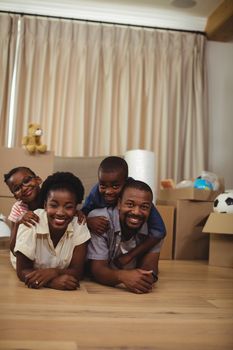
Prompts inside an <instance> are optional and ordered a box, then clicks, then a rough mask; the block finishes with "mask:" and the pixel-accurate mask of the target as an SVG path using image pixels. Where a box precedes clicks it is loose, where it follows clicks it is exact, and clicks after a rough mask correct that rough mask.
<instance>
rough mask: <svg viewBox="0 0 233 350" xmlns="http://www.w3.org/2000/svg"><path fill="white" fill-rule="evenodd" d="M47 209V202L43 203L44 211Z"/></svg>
mask: <svg viewBox="0 0 233 350" xmlns="http://www.w3.org/2000/svg"><path fill="white" fill-rule="evenodd" d="M46 207H47V201H44V209H45V210H46Z"/></svg>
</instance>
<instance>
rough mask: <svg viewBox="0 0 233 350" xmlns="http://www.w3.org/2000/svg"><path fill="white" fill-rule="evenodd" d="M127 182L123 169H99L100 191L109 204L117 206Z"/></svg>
mask: <svg viewBox="0 0 233 350" xmlns="http://www.w3.org/2000/svg"><path fill="white" fill-rule="evenodd" d="M124 184H125V176H124V173H123V171H120V170H119V171H112V172H104V171H102V170H100V171H99V191H100V193H101V194H102V196H103V197H104V200H105V202H106V204H107V205H108V206H115V205H116V204H117V202H118V198H119V194H120V192H121V190H122V187H123V186H124Z"/></svg>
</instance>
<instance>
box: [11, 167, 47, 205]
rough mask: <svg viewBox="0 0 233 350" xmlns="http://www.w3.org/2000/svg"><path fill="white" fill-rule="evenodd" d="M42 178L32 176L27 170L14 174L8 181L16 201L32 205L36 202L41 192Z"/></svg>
mask: <svg viewBox="0 0 233 350" xmlns="http://www.w3.org/2000/svg"><path fill="white" fill-rule="evenodd" d="M40 184H41V178H40V177H38V176H34V175H32V174H31V173H30V172H29V171H27V170H26V169H25V170H24V169H22V170H19V171H17V172H16V173H14V174H13V175H12V176H11V177H10V178H9V179H8V181H7V185H8V187H9V189H10V190H11V192H12V193H13V195H14V197H15V199H17V200H19V199H20V200H22V201H23V202H24V203H28V204H29V203H31V202H33V201H34V200H36V198H37V196H38V194H39V192H40Z"/></svg>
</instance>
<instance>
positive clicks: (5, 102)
mask: <svg viewBox="0 0 233 350" xmlns="http://www.w3.org/2000/svg"><path fill="white" fill-rule="evenodd" d="M18 18H19V16H17V15H9V14H5V13H0V146H7V141H8V129H9V118H8V117H9V113H10V99H11V91H12V82H13V69H14V64H15V57H16V55H15V49H16V40H17V25H18Z"/></svg>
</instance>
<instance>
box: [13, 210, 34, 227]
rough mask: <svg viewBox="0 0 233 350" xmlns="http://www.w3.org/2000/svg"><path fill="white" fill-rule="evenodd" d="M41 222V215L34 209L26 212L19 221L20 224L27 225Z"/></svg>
mask: <svg viewBox="0 0 233 350" xmlns="http://www.w3.org/2000/svg"><path fill="white" fill-rule="evenodd" d="M37 222H39V216H38V215H36V214H35V213H34V212H33V211H28V212H26V213H25V214H24V215H23V216H22V217H21V218H20V219H19V220H18V221H17V223H18V224H24V225H26V226H27V227H31V226H35V225H36V223H37Z"/></svg>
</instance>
